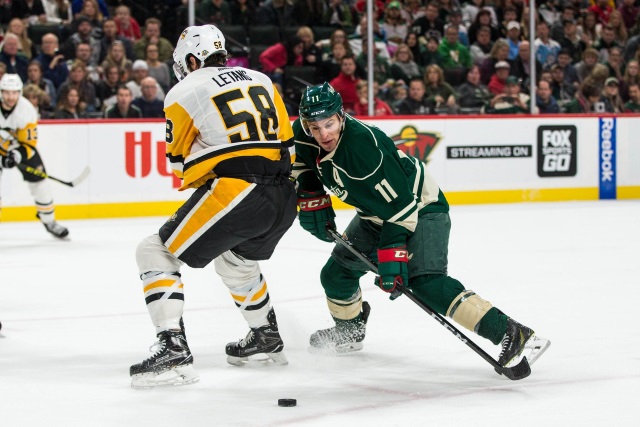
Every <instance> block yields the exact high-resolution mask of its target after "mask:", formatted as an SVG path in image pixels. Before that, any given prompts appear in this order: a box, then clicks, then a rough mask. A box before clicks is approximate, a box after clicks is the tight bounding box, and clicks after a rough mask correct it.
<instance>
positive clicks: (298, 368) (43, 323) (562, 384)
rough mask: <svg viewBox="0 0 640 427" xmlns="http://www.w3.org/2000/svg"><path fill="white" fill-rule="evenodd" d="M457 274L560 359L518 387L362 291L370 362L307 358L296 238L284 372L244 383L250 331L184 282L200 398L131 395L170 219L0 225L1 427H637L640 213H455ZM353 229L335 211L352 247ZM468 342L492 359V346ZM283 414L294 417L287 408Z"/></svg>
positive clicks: (215, 297) (633, 208)
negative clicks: (233, 355)
mask: <svg viewBox="0 0 640 427" xmlns="http://www.w3.org/2000/svg"><path fill="white" fill-rule="evenodd" d="M451 215H452V221H453V230H452V236H451V244H450V247H449V252H450V253H449V258H450V265H449V269H450V271H449V272H450V274H451V275H452V276H454V277H456V278H458V279H459V280H460V281H462V283H463V284H465V285H466V287H467V288H469V289H473V290H474V291H476V292H478V293H479V294H480V295H482V296H483V297H484V298H486V299H488V300H490V301H491V302H492V303H493V304H494V305H496V306H497V307H499V308H501V309H502V310H503V311H505V312H506V313H507V314H509V315H511V316H513V317H514V318H516V319H517V320H519V321H520V322H522V323H524V324H526V325H528V326H530V327H532V328H534V329H535V330H536V332H537V333H538V334H539V335H541V336H544V337H546V338H549V339H550V340H551V342H552V344H551V347H550V348H549V350H548V351H547V352H546V353H545V355H544V356H542V357H541V358H540V359H539V360H538V361H537V362H536V364H535V365H533V369H532V370H533V372H532V374H531V376H530V377H529V378H526V379H524V380H521V381H510V380H508V379H506V378H505V377H502V376H499V375H497V374H496V373H495V372H494V371H493V369H492V368H491V366H490V365H489V364H487V363H486V362H485V361H484V360H482V359H481V358H480V357H479V356H478V355H476V354H475V353H473V352H472V351H471V350H470V349H469V348H468V347H466V346H465V345H464V344H462V343H461V342H460V341H458V340H457V339H456V338H455V337H454V336H452V335H451V334H450V333H449V332H447V331H446V330H444V329H443V327H441V326H440V325H439V324H438V323H437V322H435V321H434V320H432V319H431V318H429V317H428V316H427V315H426V313H424V312H423V311H421V310H420V309H419V308H418V307H417V306H415V305H414V304H413V303H412V302H411V301H409V300H408V299H407V298H406V297H402V298H400V299H398V300H396V301H394V302H391V301H388V300H387V298H386V294H384V293H383V292H381V291H380V290H378V289H376V288H374V287H373V285H371V281H372V278H373V276H372V275H367V276H365V278H364V279H363V281H362V287H363V292H364V295H365V299H366V300H368V301H369V302H370V303H371V306H372V310H371V317H370V321H369V325H368V330H367V337H366V340H365V342H364V344H365V346H364V349H363V350H362V351H361V352H358V353H354V354H352V355H349V356H343V357H330V356H321V355H314V354H311V353H309V352H308V350H307V347H308V338H309V335H310V334H311V333H312V332H314V331H315V330H316V329H319V328H326V327H329V326H330V325H331V324H332V322H331V319H330V316H329V313H328V310H327V308H326V303H325V299H324V293H323V291H322V288H321V286H320V282H319V278H318V275H319V271H320V268H321V267H322V265H324V262H325V260H326V257H327V256H328V255H329V253H330V250H331V247H332V246H331V245H330V244H327V243H323V242H321V241H319V240H316V239H315V238H314V237H312V236H311V235H309V234H306V232H304V231H303V230H302V229H301V228H300V226H299V225H298V224H297V222H296V224H294V226H293V227H292V228H291V230H290V231H289V232H288V234H287V235H286V236H285V237H284V239H283V241H282V242H281V244H280V246H279V248H278V250H277V251H276V254H275V255H274V257H273V258H272V259H271V260H270V261H266V262H263V264H262V270H263V273H264V275H265V277H266V278H267V282H268V284H269V290H270V293H271V298H272V303H273V305H274V307H275V310H276V314H277V316H278V320H279V326H280V331H281V334H282V335H283V338H284V340H285V353H286V355H287V357H288V359H289V365H288V366H284V367H274V366H262V365H260V364H255V365H250V366H244V367H235V366H231V365H228V364H227V363H226V356H225V354H224V346H225V344H226V343H227V342H229V341H234V340H237V339H238V338H241V337H244V335H245V334H246V332H247V330H248V329H247V326H246V324H245V322H244V320H243V318H242V316H241V315H240V313H239V312H238V311H237V309H236V308H235V305H234V304H233V302H232V300H231V297H230V296H229V294H228V292H227V290H226V288H225V287H224V285H223V284H222V282H221V281H220V279H219V278H218V277H217V276H216V274H215V272H214V270H213V265H210V266H208V267H207V268H205V269H203V270H193V269H189V268H184V269H183V281H184V283H185V299H186V301H185V316H184V318H185V322H186V328H187V329H186V331H187V336H188V339H189V344H190V346H191V350H192V352H193V354H194V358H195V364H194V366H195V368H196V369H197V371H198V373H199V374H200V382H199V383H198V384H195V385H191V386H185V387H177V388H165V389H157V390H151V391H139V390H133V389H131V388H130V378H129V366H130V365H131V364H133V363H138V362H140V361H142V360H143V359H144V358H147V357H149V356H150V355H151V354H150V353H149V352H148V347H149V346H150V345H151V344H152V343H153V341H154V338H155V334H154V329H153V328H152V326H151V322H150V320H149V318H148V314H147V310H146V307H145V303H144V298H143V293H142V287H141V283H140V280H139V279H138V277H137V269H136V263H135V259H134V251H135V247H136V245H137V243H138V241H139V240H140V239H142V238H143V237H145V236H147V235H148V234H151V233H153V232H154V231H155V230H157V229H158V227H159V226H160V225H161V224H162V222H163V221H164V219H163V218H146V219H126V220H121V219H114V220H87V221H63V223H64V225H66V226H68V227H69V229H70V231H71V240H70V241H56V240H54V239H53V238H52V237H50V236H49V235H48V234H47V233H46V232H45V230H44V228H43V227H42V225H40V224H39V223H37V222H28V223H0V271H1V275H0V277H1V279H2V280H1V282H0V321H2V323H3V325H4V327H3V329H2V334H3V335H4V336H5V338H1V339H0V426H2V427H16V426H19V427H22V426H38V427H40V426H56V427H57V426H65V427H71V426H83V427H87V426H137V427H142V426H172V427H173V426H176V427H178V426H189V427H195V426H267V425H268V426H280V425H291V426H299V425H305V426H306V425H311V426H350V427H353V426H465V427H466V426H469V427H471V426H492V427H497V426H507V427H512V426H518V427H521V426H535V427H540V426H544V427H551V426H575V427H578V426H605V425H606V426H616V427H617V426H637V425H640V421H639V420H640V333H639V332H638V330H639V324H640V322H639V318H640V303H639V301H640V267H639V264H640V202H638V201H612V202H579V203H537V204H515V205H489V206H453V207H452V212H451ZM350 216H351V212H344V211H342V212H338V227H339V229H340V230H342V229H343V228H344V227H345V226H346V224H347V222H348V220H349V218H350ZM468 335H469V336H470V337H473V338H474V340H475V341H476V342H477V343H479V344H481V345H482V346H483V347H484V348H485V349H487V351H490V352H491V354H492V355H494V356H496V355H497V353H498V347H494V346H492V345H485V344H488V342H486V341H484V340H482V339H481V338H479V337H477V336H476V335H474V334H472V333H470V332H469V333H468ZM278 398H295V399H297V401H298V406H297V407H294V408H281V407H278V406H277V399H278Z"/></svg>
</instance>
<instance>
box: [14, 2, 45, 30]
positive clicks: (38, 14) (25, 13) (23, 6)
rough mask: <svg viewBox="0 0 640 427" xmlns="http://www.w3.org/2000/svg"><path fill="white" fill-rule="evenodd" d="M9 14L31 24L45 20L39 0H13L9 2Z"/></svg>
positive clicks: (42, 22) (41, 22)
mask: <svg viewBox="0 0 640 427" xmlns="http://www.w3.org/2000/svg"><path fill="white" fill-rule="evenodd" d="M11 16H13V17H14V18H19V19H22V20H23V21H25V22H27V21H28V22H29V23H30V24H31V25H35V24H38V23H40V24H44V23H46V22H47V14H46V13H45V11H44V6H42V1H41V0H13V1H12V2H11Z"/></svg>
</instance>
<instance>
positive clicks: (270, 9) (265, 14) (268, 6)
mask: <svg viewBox="0 0 640 427" xmlns="http://www.w3.org/2000/svg"><path fill="white" fill-rule="evenodd" d="M256 21H257V24H258V25H275V26H276V27H278V28H284V27H287V26H295V25H296V24H297V21H296V18H295V16H294V14H293V6H292V5H291V4H289V2H287V1H286V0H271V1H265V2H264V3H262V5H261V6H260V7H259V8H258V11H257V13H256Z"/></svg>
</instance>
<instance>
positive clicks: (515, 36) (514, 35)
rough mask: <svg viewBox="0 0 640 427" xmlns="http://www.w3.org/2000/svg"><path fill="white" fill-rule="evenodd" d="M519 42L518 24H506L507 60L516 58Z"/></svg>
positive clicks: (512, 22)
mask: <svg viewBox="0 0 640 427" xmlns="http://www.w3.org/2000/svg"><path fill="white" fill-rule="evenodd" d="M520 41H521V40H520V24H518V23H517V22H516V21H511V22H508V23H507V38H506V42H507V44H508V45H509V56H508V57H507V59H509V60H513V59H516V58H517V57H518V52H519V50H520Z"/></svg>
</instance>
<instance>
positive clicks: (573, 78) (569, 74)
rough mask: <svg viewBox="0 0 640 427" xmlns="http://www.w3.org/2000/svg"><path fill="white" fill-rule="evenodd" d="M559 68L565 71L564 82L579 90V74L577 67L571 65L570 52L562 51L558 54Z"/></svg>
mask: <svg viewBox="0 0 640 427" xmlns="http://www.w3.org/2000/svg"><path fill="white" fill-rule="evenodd" d="M557 64H558V66H559V67H560V68H562V71H564V82H565V83H566V84H568V85H571V86H573V87H574V88H576V89H578V87H579V86H580V79H579V78H578V72H577V71H576V67H574V66H573V64H571V55H570V54H569V51H567V50H565V49H561V50H560V52H559V53H558V62H557Z"/></svg>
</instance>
